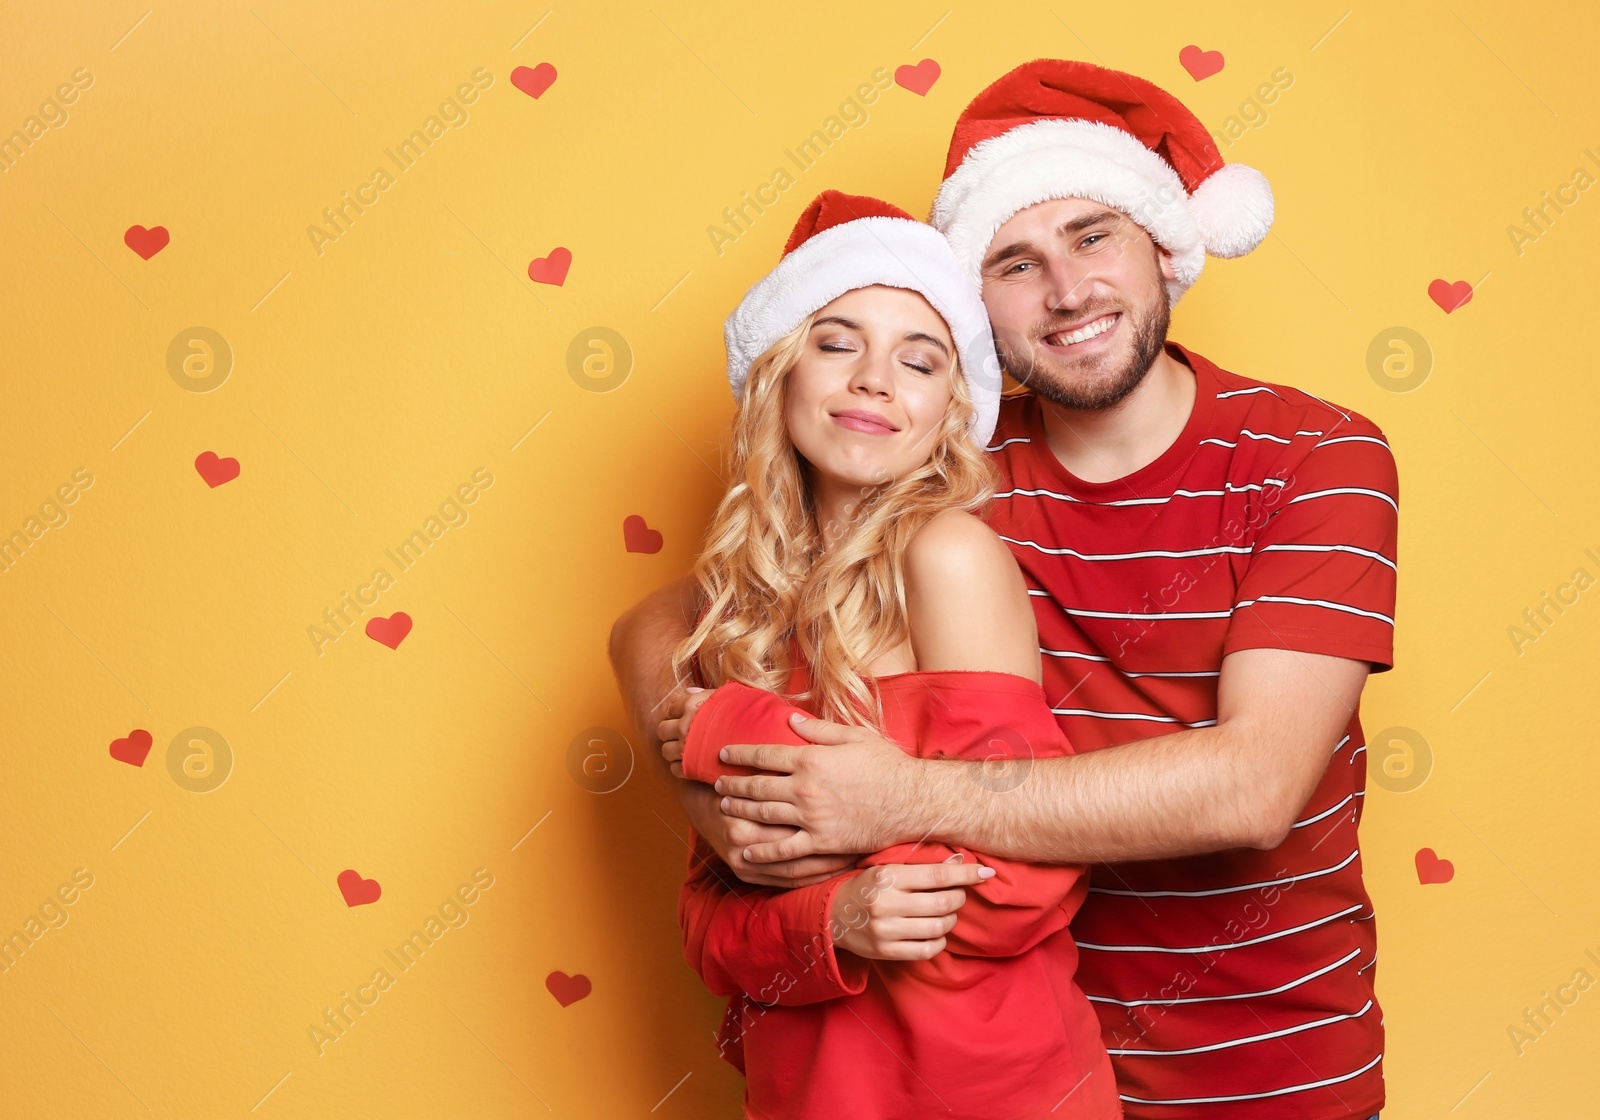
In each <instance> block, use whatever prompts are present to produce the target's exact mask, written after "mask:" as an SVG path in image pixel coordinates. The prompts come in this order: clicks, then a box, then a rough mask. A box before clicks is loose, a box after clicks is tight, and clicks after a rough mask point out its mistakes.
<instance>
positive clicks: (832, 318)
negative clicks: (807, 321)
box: [811, 315, 861, 331]
mask: <svg viewBox="0 0 1600 1120" xmlns="http://www.w3.org/2000/svg"><path fill="white" fill-rule="evenodd" d="M827 323H837V324H838V325H839V326H841V327H844V328H845V329H846V330H851V331H859V330H860V329H861V324H860V323H858V322H856V321H855V320H854V319H846V318H845V317H844V316H843V315H829V316H827V317H826V318H823V319H817V320H815V321H813V322H812V324H811V329H812V330H816V329H817V328H818V327H820V326H823V325H824V324H827Z"/></svg>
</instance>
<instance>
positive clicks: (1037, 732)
mask: <svg viewBox="0 0 1600 1120" xmlns="http://www.w3.org/2000/svg"><path fill="white" fill-rule="evenodd" d="M928 675H929V676H932V674H928ZM971 676H975V677H977V678H999V679H998V680H997V681H994V682H988V681H987V680H986V681H985V683H994V684H997V685H999V686H1001V688H1000V691H999V693H998V695H997V696H996V697H995V698H994V700H993V703H994V704H997V705H999V707H1000V710H999V711H996V710H995V709H994V708H993V707H991V708H990V710H989V713H988V714H989V717H990V718H991V719H995V720H996V721H997V722H999V721H1000V720H1001V719H1004V720H1005V722H1006V723H1007V724H1008V727H1007V731H1009V732H1010V733H1009V734H1004V735H1001V736H988V737H985V738H983V739H982V741H979V742H973V743H968V744H960V745H961V746H962V747H964V748H965V750H963V751H961V752H958V754H966V755H968V756H969V757H973V758H991V757H993V756H994V755H995V754H1003V755H1006V756H1008V757H1019V756H1020V757H1021V758H1023V759H1031V758H1036V757H1048V756H1051V755H1061V754H1070V753H1071V748H1070V747H1069V746H1068V745H1067V743H1066V740H1065V738H1064V737H1063V736H1062V735H1061V732H1060V730H1059V728H1057V726H1056V724H1055V721H1054V718H1053V717H1052V716H1051V714H1050V711H1049V708H1048V705H1046V704H1045V703H1044V700H1043V697H1042V695H1040V696H1039V697H1038V698H1037V700H1036V705H1037V708H1038V711H1031V710H1029V707H1028V706H1027V702H1028V701H1029V700H1030V699H1032V698H1033V693H1032V691H1030V689H1029V688H1028V687H1027V686H1028V685H1029V684H1031V682H1026V681H1024V680H1023V678H1020V677H1013V676H1012V675H1011V674H1003V673H977V674H973V675H971ZM961 680H962V683H963V684H964V685H965V684H967V683H968V677H962V678H961ZM1012 682H1021V685H1022V687H1020V688H1018V687H1015V686H1014V685H1012ZM1033 687H1034V688H1037V686H1033ZM928 707H930V708H932V709H933V710H935V711H939V712H941V714H943V715H945V716H952V717H953V716H956V715H957V710H956V709H955V708H954V707H945V706H941V705H929V706H928ZM791 712H801V713H802V714H804V715H809V714H810V713H808V712H804V711H803V710H802V709H800V708H798V707H796V706H795V705H794V704H791V703H790V702H789V701H787V700H785V699H784V698H783V697H781V696H778V695H776V694H774V693H771V692H766V691H764V690H762V689H757V688H752V687H751V686H749V685H746V684H741V683H739V682H737V681H733V682H729V683H727V684H724V685H722V686H721V687H720V688H718V689H717V690H716V691H715V692H713V693H712V695H711V697H710V698H709V699H708V700H706V702H705V703H704V704H702V705H701V707H700V710H699V711H698V712H696V713H695V716H694V720H693V721H692V722H691V723H690V725H689V736H688V739H687V740H685V742H684V753H683V772H684V775H685V777H688V778H691V779H694V780H695V781H702V782H707V783H713V782H715V781H716V780H717V778H718V777H719V776H721V775H724V774H756V773H763V771H759V770H755V769H752V768H750V767H746V766H734V765H732V764H730V763H726V762H723V761H721V760H720V759H719V758H718V757H717V752H718V751H720V750H721V749H722V747H724V746H726V745H728V744H730V743H783V744H794V745H803V744H805V743H806V741H807V740H805V739H804V738H802V737H801V736H800V735H799V734H798V733H796V732H795V731H794V729H793V728H792V727H791V726H790V724H789V714H790V713H791ZM1013 717H1015V718H1013ZM929 730H930V731H931V730H932V729H931V728H930V729H929ZM944 730H945V731H947V732H948V731H949V730H951V728H950V727H949V726H948V721H947V723H946V727H945V728H944ZM938 738H939V739H941V740H948V739H949V738H950V736H949V735H948V734H943V735H940V736H938ZM916 746H917V744H909V745H907V744H902V747H903V748H905V749H908V750H909V751H910V752H911V753H916V750H915V748H916ZM930 747H931V744H930ZM1022 764H1023V765H1026V762H1023V763H1022ZM957 853H960V854H961V855H962V857H963V861H964V862H967V863H981V864H984V865H985V866H989V867H993V868H994V869H995V875H994V877H993V878H991V879H989V880H988V881H986V882H983V883H980V884H979V885H978V886H976V887H972V888H969V889H968V892H967V901H966V903H965V904H964V905H963V906H962V907H961V910H960V912H959V914H958V915H957V919H956V925H955V928H954V929H953V930H952V931H951V932H950V934H949V935H948V936H947V938H946V950H947V951H948V952H950V953H954V954H957V955H961V956H977V957H1009V956H1016V955H1017V954H1019V953H1025V952H1027V951H1028V950H1029V949H1031V948H1033V947H1034V946H1035V945H1037V944H1039V943H1040V942H1041V941H1043V940H1045V939H1046V938H1048V937H1051V936H1053V935H1054V934H1056V933H1059V932H1060V931H1061V930H1063V929H1065V928H1066V926H1067V923H1068V921H1069V919H1070V918H1071V916H1072V913H1073V912H1074V911H1075V910H1076V909H1077V907H1078V904H1079V903H1081V902H1082V900H1083V896H1084V894H1085V893H1086V891H1087V889H1088V883H1087V878H1086V875H1085V869H1084V868H1083V866H1082V865H1080V864H1042V863H1026V862H1022V861H1018V860H1008V859H996V858H994V857H992V856H985V855H981V854H979V853H977V852H975V851H973V850H972V849H970V848H962V847H951V846H947V845H945V844H938V843H929V842H923V843H911V844H896V845H894V846H893V847H890V848H886V849H884V850H883V851H881V852H877V853H874V854H872V855H869V856H867V857H866V858H864V859H863V860H862V861H861V862H862V865H864V866H872V865H884V864H892V863H942V862H944V861H945V860H948V859H950V858H951V857H952V856H953V855H955V854H957ZM824 885H825V884H824ZM752 994H754V993H752Z"/></svg>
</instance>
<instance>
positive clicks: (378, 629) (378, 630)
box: [367, 611, 411, 649]
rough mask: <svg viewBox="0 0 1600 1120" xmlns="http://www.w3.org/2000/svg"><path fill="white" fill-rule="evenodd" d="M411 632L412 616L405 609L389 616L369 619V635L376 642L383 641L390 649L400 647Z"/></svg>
mask: <svg viewBox="0 0 1600 1120" xmlns="http://www.w3.org/2000/svg"><path fill="white" fill-rule="evenodd" d="M409 633H411V616H410V615H408V614H407V613H406V612H405V611H395V612H394V613H393V614H392V615H390V616H389V617H388V618H384V617H382V616H381V615H380V616H379V617H377V618H369V619H367V637H369V638H371V639H372V640H373V641H375V642H382V643H383V644H384V645H386V646H388V647H389V648H390V649H399V648H400V643H401V642H403V641H405V637H406V635H407V634H409Z"/></svg>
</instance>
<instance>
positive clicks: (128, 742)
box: [111, 728, 150, 766]
mask: <svg viewBox="0 0 1600 1120" xmlns="http://www.w3.org/2000/svg"><path fill="white" fill-rule="evenodd" d="M149 753H150V732H148V731H145V730H144V729H143V728H140V729H138V730H136V731H130V732H128V737H127V738H126V739H113V740H111V757H112V758H114V759H116V760H117V761H118V762H126V763H127V764H128V765H129V766H143V765H144V759H145V756H146V755H147V754H149Z"/></svg>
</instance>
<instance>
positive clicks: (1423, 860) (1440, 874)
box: [1417, 848, 1456, 884]
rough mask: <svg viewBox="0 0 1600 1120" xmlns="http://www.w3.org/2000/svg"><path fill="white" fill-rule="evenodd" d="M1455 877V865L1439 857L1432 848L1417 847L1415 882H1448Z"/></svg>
mask: <svg viewBox="0 0 1600 1120" xmlns="http://www.w3.org/2000/svg"><path fill="white" fill-rule="evenodd" d="M1455 877H1456V865H1455V864H1453V863H1451V862H1450V861H1449V860H1447V859H1440V858H1439V857H1438V856H1437V855H1435V854H1434V851H1433V849H1432V848H1418V849H1417V882H1419V883H1424V884H1426V883H1448V882H1449V881H1450V880H1451V879H1454V878H1455Z"/></svg>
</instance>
